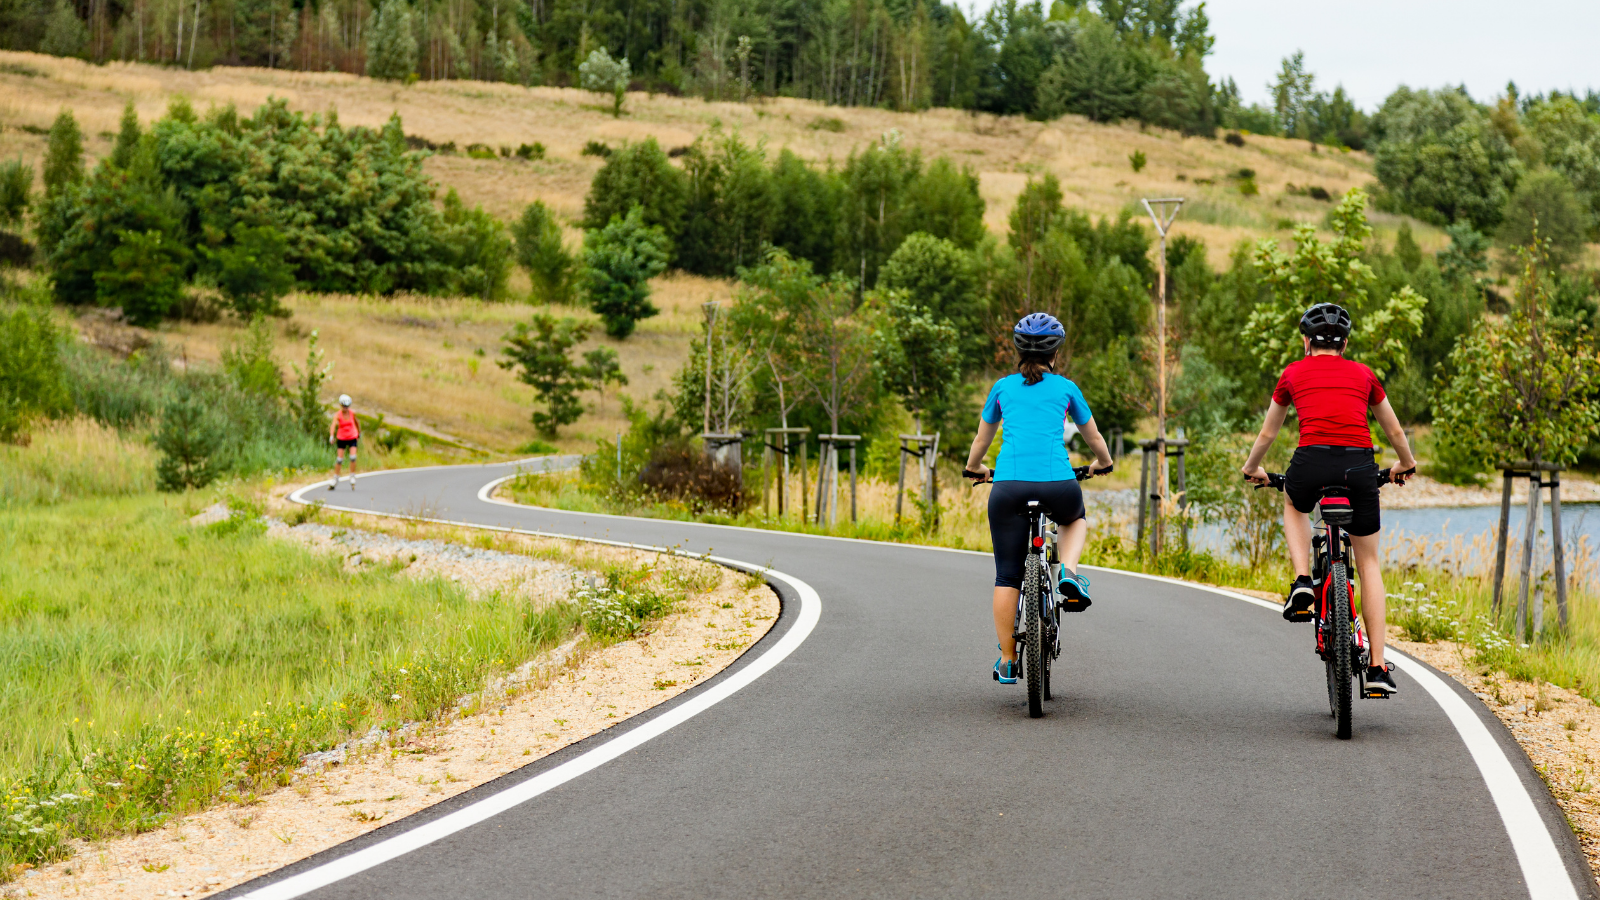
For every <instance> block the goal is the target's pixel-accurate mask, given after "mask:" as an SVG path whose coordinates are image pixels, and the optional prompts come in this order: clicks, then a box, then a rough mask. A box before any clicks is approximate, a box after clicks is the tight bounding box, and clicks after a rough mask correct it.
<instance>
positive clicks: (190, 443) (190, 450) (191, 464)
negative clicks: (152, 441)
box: [156, 388, 222, 493]
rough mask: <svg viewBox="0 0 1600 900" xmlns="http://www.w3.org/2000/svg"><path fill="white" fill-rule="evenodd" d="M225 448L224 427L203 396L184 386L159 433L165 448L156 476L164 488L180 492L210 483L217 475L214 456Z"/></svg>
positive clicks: (164, 414) (160, 447)
mask: <svg viewBox="0 0 1600 900" xmlns="http://www.w3.org/2000/svg"><path fill="white" fill-rule="evenodd" d="M221 448H222V429H221V428H219V427H218V426H217V423H216V422H215V421H214V420H213V419H212V417H211V416H210V415H208V414H207V413H206V408H205V405H204V404H203V403H202V402H201V400H200V398H199V397H197V396H195V395H194V394H193V393H192V392H190V391H189V390H188V389H187V388H184V389H183V390H182V392H181V393H179V395H178V396H177V397H175V398H173V400H172V402H170V403H168V404H167V408H166V409H165V410H164V411H163V412H162V415H161V428H160V430H159V431H157V432H156V449H157V450H159V451H161V461H160V462H158V463H157V464H156V478H157V479H158V480H159V481H160V484H161V489H162V490H164V491H172V492H174V493H176V492H178V491H183V490H185V489H188V488H199V487H205V486H206V485H208V484H210V483H211V482H212V481H213V480H215V479H216V477H217V466H216V464H215V461H214V460H213V457H215V456H216V453H217V451H218V450H220V449H221Z"/></svg>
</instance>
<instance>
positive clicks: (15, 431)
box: [0, 308, 71, 442]
mask: <svg viewBox="0 0 1600 900" xmlns="http://www.w3.org/2000/svg"><path fill="white" fill-rule="evenodd" d="M61 340H62V336H61V335H60V334H59V333H58V332H57V330H56V327H55V325H54V323H52V322H51V321H50V311H49V310H48V309H27V308H23V309H13V310H10V311H9V312H8V311H5V310H4V309H0V441H5V442H14V441H17V440H19V439H22V438H24V437H25V436H26V434H27V430H28V427H29V426H30V425H31V424H32V423H33V422H34V421H35V420H36V419H38V418H39V417H41V416H53V415H61V414H63V413H65V412H66V411H67V409H68V407H69V403H70V401H71V395H70V394H69V393H68V391H67V384H66V374H65V370H64V369H63V367H62V364H61V353H60V348H59V345H60V343H61Z"/></svg>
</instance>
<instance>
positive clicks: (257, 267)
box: [208, 225, 294, 319]
mask: <svg viewBox="0 0 1600 900" xmlns="http://www.w3.org/2000/svg"><path fill="white" fill-rule="evenodd" d="M288 250H289V242H288V241H287V240H285V239H284V237H283V234H282V232H280V231H278V229H276V228H273V227H272V226H270V225H263V226H261V227H259V228H253V227H250V226H248V225H240V226H237V227H236V228H234V230H233V244H232V245H231V246H227V247H223V248H221V249H220V250H214V251H211V252H209V253H208V255H209V256H210V258H211V261H212V263H213V265H214V266H215V267H216V279H217V287H218V288H219V289H221V291H222V295H223V296H224V297H226V298H228V303H229V305H230V306H232V307H233V311H234V312H235V313H237V314H238V315H239V317H240V318H243V319H249V318H252V317H254V316H257V315H261V314H266V315H278V314H280V313H281V312H282V309H283V308H282V307H281V306H279V305H278V301H279V300H280V299H281V298H282V297H283V296H284V295H285V294H287V293H289V291H291V290H293V289H294V269H293V267H292V266H290V265H289V261H288V259H287V256H288Z"/></svg>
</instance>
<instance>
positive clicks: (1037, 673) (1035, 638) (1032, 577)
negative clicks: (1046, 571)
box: [1022, 553, 1048, 719]
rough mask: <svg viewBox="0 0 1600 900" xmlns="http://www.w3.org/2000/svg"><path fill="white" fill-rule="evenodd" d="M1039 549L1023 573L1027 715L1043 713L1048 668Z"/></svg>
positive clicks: (1028, 560)
mask: <svg viewBox="0 0 1600 900" xmlns="http://www.w3.org/2000/svg"><path fill="white" fill-rule="evenodd" d="M1039 560H1040V557H1039V555H1038V554H1037V553H1029V554H1028V559H1027V561H1026V564H1025V566H1024V569H1023V573H1024V574H1023V576H1022V621H1023V632H1024V637H1023V647H1022V656H1023V663H1022V669H1023V673H1024V675H1025V676H1026V677H1027V680H1028V718H1030V719H1037V718H1039V717H1040V716H1043V715H1044V691H1045V687H1044V679H1045V672H1047V671H1048V669H1047V668H1046V666H1045V661H1044V657H1045V654H1046V653H1047V652H1048V651H1047V650H1046V649H1045V646H1044V622H1043V620H1042V619H1041V618H1040V616H1039V607H1040V605H1041V604H1040V602H1039V592H1040V591H1041V590H1043V589H1044V576H1043V574H1042V573H1041V571H1040V570H1041V569H1042V568H1043V565H1042V564H1041V563H1040V561H1039Z"/></svg>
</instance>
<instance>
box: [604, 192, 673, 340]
mask: <svg viewBox="0 0 1600 900" xmlns="http://www.w3.org/2000/svg"><path fill="white" fill-rule="evenodd" d="M583 243H584V248H583V257H584V259H583V261H584V273H583V275H584V282H585V287H586V288H587V289H588V293H589V308H590V309H593V310H594V311H595V312H596V313H598V314H599V316H600V319H601V321H602V322H604V323H605V329H606V334H608V335H610V336H611V337H614V338H618V339H621V338H625V337H627V336H628V335H630V334H632V333H633V329H634V325H635V324H636V323H637V322H638V321H639V320H640V319H648V318H650V317H651V316H654V315H656V314H657V313H659V312H660V310H658V309H656V308H655V306H654V305H652V304H651V303H650V285H649V281H650V279H652V278H654V277H656V276H657V275H660V274H661V273H662V272H664V271H666V268H667V259H668V255H669V253H670V252H671V251H670V246H671V245H670V244H669V242H668V240H667V237H666V235H665V234H664V233H662V230H661V229H660V228H657V227H653V226H648V225H646V224H645V223H644V216H643V208H642V207H639V206H635V207H633V208H632V209H631V210H629V211H628V215H627V217H626V218H622V217H618V216H613V217H612V218H611V222H610V224H608V225H606V227H605V228H603V229H600V230H598V231H590V232H588V234H587V235H585V237H584V242H583Z"/></svg>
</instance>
